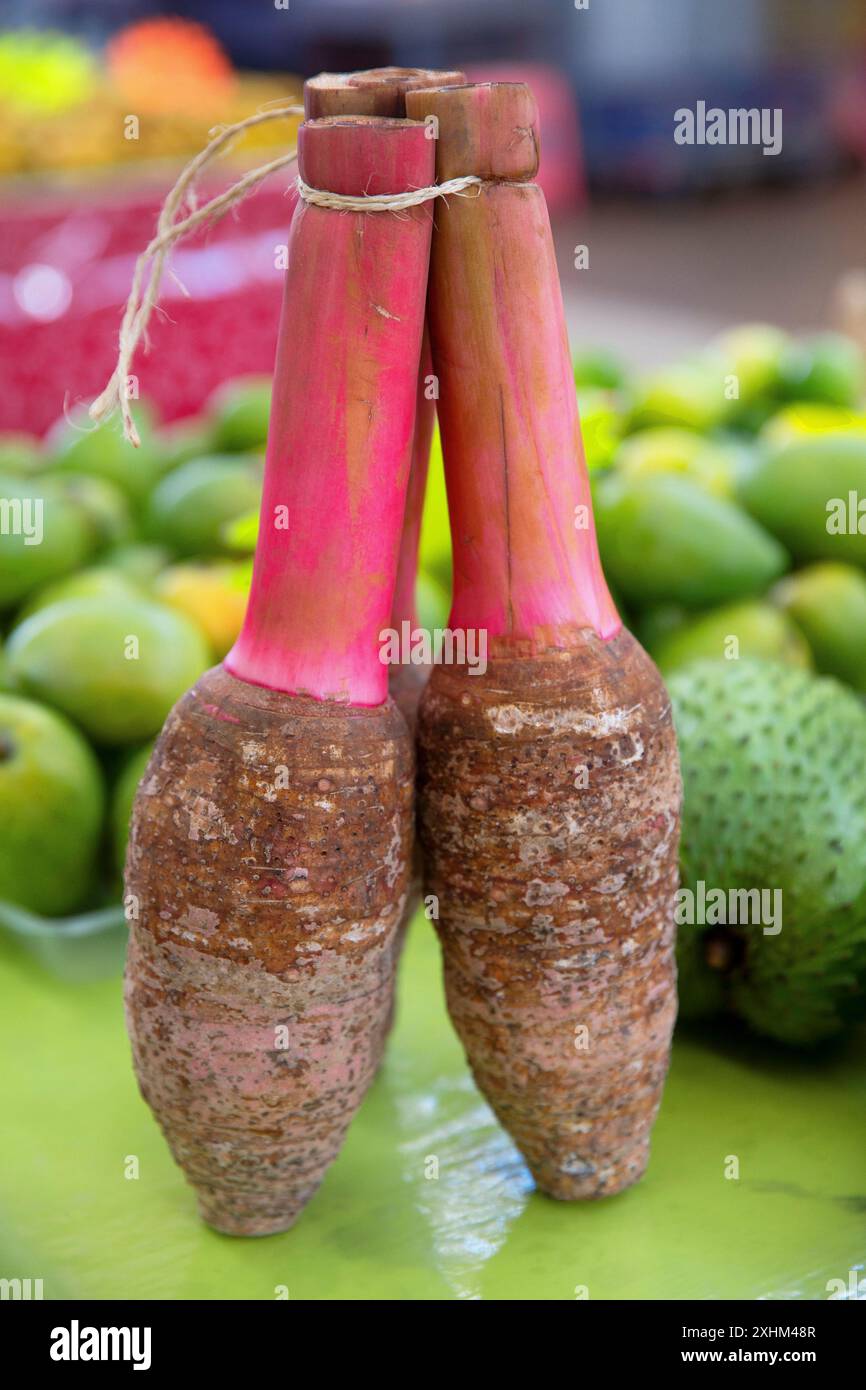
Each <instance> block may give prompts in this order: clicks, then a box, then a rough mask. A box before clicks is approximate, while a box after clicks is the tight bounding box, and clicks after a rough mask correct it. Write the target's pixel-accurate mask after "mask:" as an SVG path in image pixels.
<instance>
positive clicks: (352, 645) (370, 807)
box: [126, 117, 433, 1235]
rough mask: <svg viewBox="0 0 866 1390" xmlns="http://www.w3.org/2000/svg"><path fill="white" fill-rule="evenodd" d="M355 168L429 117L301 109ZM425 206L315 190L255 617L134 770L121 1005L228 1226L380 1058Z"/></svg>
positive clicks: (367, 171) (320, 163)
mask: <svg viewBox="0 0 866 1390" xmlns="http://www.w3.org/2000/svg"><path fill="white" fill-rule="evenodd" d="M299 167H300V172H301V175H302V177H303V178H304V180H305V181H306V182H307V183H308V184H309V185H311V186H313V187H317V188H324V189H328V190H330V191H332V192H336V193H344V194H349V195H360V194H361V193H364V192H367V193H370V192H372V193H393V192H399V191H400V190H403V189H408V188H415V187H419V186H425V185H427V184H429V183H430V182H431V181H432V178H433V147H432V144H431V142H430V141H429V140H427V139H426V138H425V132H424V129H423V127H422V126H419V125H417V124H414V123H412V122H409V121H405V120H402V121H397V120H383V119H377V118H348V117H346V118H339V119H332V120H327V119H324V120H317V121H312V122H308V123H307V124H306V125H305V126H303V127H302V128H301V131H300V134H299ZM430 229H431V210H430V208H429V207H420V208H415V209H411V210H410V211H408V212H406V213H404V214H401V216H400V217H394V216H391V215H390V214H388V213H360V212H358V213H356V212H337V211H334V210H331V209H326V208H322V207H318V206H313V205H310V204H307V203H304V202H299V204H298V205H297V207H296V209H295V212H294V216H293V220H292V226H291V232H290V237H289V265H288V271H287V275H286V282H285V291H284V302H283V315H282V322H281V327H280V335H279V344H278V352H277V363H276V369H275V379H274V398H273V407H272V411H271V421H270V431H269V437H268V453H267V462H266V470H265V482H264V492H263V499H262V511H261V523H260V528H259V544H258V548H257V552H256V557H255V564H254V573H253V582H252V588H251V594H250V602H249V608H248V611H247V616H246V619H245V622H244V626H243V629H242V632H241V634H240V636H239V638H238V641H237V642H236V644H235V646H234V648H233V649H232V651H231V652H230V653H229V654H228V656H227V657H226V659H225V662H224V664H223V666H221V667H217V668H215V669H214V670H212V671H209V672H207V673H206V674H205V675H204V676H203V677H202V678H201V680H200V681H198V682H197V683H196V685H195V686H194V687H193V689H192V690H190V691H189V692H188V693H187V694H186V695H185V696H184V697H183V698H182V699H181V701H180V702H179V703H178V705H176V707H175V709H174V710H173V711H172V713H171V714H170V716H169V718H168V721H167V723H166V726H165V728H164V730H163V732H162V734H161V736H160V738H159V740H158V742H157V745H156V748H155V750H154V754H153V757H152V759H151V761H150V764H149V766H148V769H147V771H146V773H145V776H144V779H143V781H142V783H141V787H140V789H139V793H138V795H137V799H136V803H135V807H134V811H133V818H132V832H131V839H130V846H129V853H128V859H127V872H126V891H127V895H128V898H127V901H128V903H129V905H130V907H129V909H128V910H129V911H130V912H131V913H132V914H133V915H134V916H135V920H133V922H132V925H131V941H130V950H129V960H128V966H127V977H126V1007H127V1020H128V1026H129V1032H130V1036H131V1039H132V1047H133V1056H134V1061H135V1068H136V1072H137V1075H138V1079H139V1083H140V1086H141V1089H142V1092H143V1094H144V1096H145V1098H146V1099H147V1101H148V1102H149V1104H150V1105H151V1107H152V1109H153V1111H154V1114H155V1115H156V1118H157V1120H158V1121H159V1123H160V1125H161V1127H162V1129H163V1131H164V1133H165V1135H166V1138H167V1140H168V1142H169V1145H170V1147H171V1149H172V1152H173V1154H174V1156H175V1158H176V1160H177V1161H178V1163H179V1164H180V1166H181V1167H182V1168H183V1170H184V1172H185V1174H186V1176H187V1178H188V1179H189V1180H190V1182H191V1183H192V1184H193V1186H194V1187H195V1189H196V1192H197V1194H198V1199H199V1207H200V1210H201V1214H202V1216H203V1217H204V1219H205V1220H206V1221H208V1222H209V1223H210V1224H211V1225H213V1226H215V1227H216V1228H217V1229H218V1230H221V1231H224V1232H228V1233H231V1234H237V1235H264V1234H268V1233H270V1232H274V1231H281V1230H285V1229H286V1228H287V1227H289V1226H291V1224H292V1223H293V1221H294V1220H295V1218H296V1217H297V1215H298V1213H299V1212H300V1211H301V1210H302V1208H303V1207H304V1205H305V1203H306V1202H307V1201H308V1200H309V1199H310V1197H311V1196H312V1194H313V1193H314V1192H315V1190H316V1188H317V1187H318V1185H319V1183H320V1182H321V1180H322V1178H323V1176H324V1173H325V1171H326V1169H327V1167H328V1165H329V1164H330V1163H331V1162H332V1161H333V1159H334V1158H335V1157H336V1155H337V1153H338V1152H339V1149H340V1146H341V1144H342V1141H343V1138H344V1136H345V1133H346V1130H347V1127H348V1125H349V1123H350V1121H351V1119H352V1116H353V1115H354V1113H355V1111H356V1110H357V1108H358V1105H359V1104H360V1102H361V1100H362V1098H363V1095H364V1093H365V1091H366V1089H367V1086H368V1085H369V1083H370V1081H371V1079H372V1077H373V1075H374V1074H375V1071H376V1068H377V1066H378V1063H379V1061H380V1059H381V1055H382V1048H383V1044H384V1039H385V1035H386V1030H387V1025H388V1020H389V1017H390V1014H391V1010H392V1007H393V985H394V971H395V963H396V948H397V940H398V924H399V922H400V919H401V915H402V913H403V910H404V906H405V902H406V897H407V893H408V890H409V882H410V856H411V845H412V816H413V772H414V760H413V749H412V742H411V738H410V736H409V733H408V730H407V727H406V724H405V721H404V719H403V718H402V716H401V715H400V713H399V711H398V710H397V708H396V706H395V705H394V703H393V701H392V700H391V699H390V697H389V696H388V693H387V668H386V667H385V666H384V665H383V664H382V662H381V661H380V659H379V635H380V633H381V631H382V629H383V628H384V627H385V626H386V625H387V623H388V621H389V614H390V608H391V601H392V596H393V589H394V584H395V578H396V571H397V558H398V547H399V540H400V531H401V525H402V521H403V515H404V506H405V496H406V487H407V480H408V472H409V467H410V460H411V453H412V446H413V437H414V421H415V398H416V390H417V378H418V368H419V361H420V354H421V342H422V331H423V319H424V302H425V290H426V280H427V266H428V259H429V245H430Z"/></svg>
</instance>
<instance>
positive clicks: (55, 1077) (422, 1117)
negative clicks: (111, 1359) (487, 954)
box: [0, 919, 866, 1300]
mask: <svg viewBox="0 0 866 1390" xmlns="http://www.w3.org/2000/svg"><path fill="white" fill-rule="evenodd" d="M0 998H2V1009H0V1042H2V1055H3V1058H4V1072H5V1081H4V1084H3V1091H4V1095H3V1117H4V1124H3V1126H2V1130H3V1139H2V1146H3V1147H2V1154H0V1277H7V1278H11V1277H16V1276H17V1277H21V1278H26V1277H30V1278H42V1279H43V1280H44V1290H45V1297H46V1298H58V1297H82V1298H109V1299H126V1298H148V1299H149V1298H154V1299H162V1298H204V1299H210V1298H251V1299H274V1298H275V1297H278V1296H283V1297H284V1296H285V1294H284V1293H283V1292H282V1291H283V1290H285V1289H287V1290H288V1296H289V1298H290V1299H365V1300H368V1299H375V1298H381V1299H394V1300H403V1299H410V1300H411V1299H453V1298H468V1299H478V1298H487V1299H568V1300H572V1299H574V1298H575V1297H576V1296H577V1295H578V1294H579V1293H580V1291H581V1290H582V1289H585V1290H586V1291H587V1293H588V1297H589V1298H590V1299H597V1298H625V1299H632V1298H691V1297H696V1298H704V1299H716V1298H719V1299H728V1298H750V1299H753V1298H806V1299H815V1298H826V1297H827V1289H826V1285H827V1281H828V1280H829V1279H837V1278H838V1279H843V1280H845V1281H846V1283H847V1282H848V1279H849V1271H850V1270H851V1269H852V1268H855V1269H858V1270H859V1276H860V1277H862V1275H863V1272H864V1271H863V1268H862V1266H863V1261H864V1256H866V1068H864V1065H863V1064H864V1060H866V1036H864V1035H862V1034H861V1035H860V1037H859V1038H858V1039H856V1040H853V1041H851V1042H849V1043H847V1044H845V1045H844V1046H843V1047H841V1048H840V1049H836V1050H834V1051H832V1052H830V1053H828V1054H825V1055H824V1056H823V1057H822V1058H820V1059H813V1058H807V1059H799V1060H798V1059H794V1058H792V1057H790V1056H788V1055H786V1054H784V1053H781V1052H779V1051H776V1050H771V1049H767V1048H764V1047H762V1046H759V1045H756V1044H754V1043H748V1042H745V1041H743V1040H742V1039H740V1040H737V1041H733V1042H731V1041H726V1042H725V1043H721V1042H720V1040H719V1038H718V1037H717V1038H716V1039H715V1040H714V1041H712V1042H711V1040H709V1039H696V1038H694V1037H682V1038H679V1039H678V1041H677V1045H676V1048H675V1055H674V1063H673V1067H672V1071H671V1076H670V1081H669V1084H668V1088H667V1092H666V1096H665V1101H664V1105H663V1108H662V1113H661V1116H660V1119H659V1122H658V1125H657V1128H656V1133H655V1141H654V1149H653V1158H652V1162H651V1165H650V1169H649V1173H648V1175H647V1177H646V1178H645V1179H644V1181H643V1182H642V1183H641V1184H640V1185H639V1186H638V1187H636V1188H634V1189H632V1190H631V1191H630V1192H628V1193H625V1194H623V1195H622V1196H620V1197H617V1198H613V1199H610V1200H608V1201H606V1202H601V1203H594V1204H589V1205H585V1206H574V1207H568V1206H563V1205H561V1204H558V1203H554V1202H551V1201H549V1200H547V1199H546V1198H543V1197H539V1196H537V1195H536V1194H534V1193H533V1191H532V1187H531V1183H530V1181H529V1179H528V1176H527V1173H526V1170H525V1168H524V1167H523V1164H522V1162H521V1160H520V1158H519V1156H518V1155H517V1153H516V1152H515V1150H514V1149H513V1147H512V1145H511V1144H510V1142H509V1141H508V1139H507V1138H506V1136H505V1135H504V1134H503V1133H502V1131H501V1130H500V1129H499V1128H498V1126H497V1125H496V1123H495V1122H494V1121H493V1119H492V1117H491V1114H490V1111H489V1110H488V1109H487V1107H486V1105H485V1104H484V1103H483V1101H482V1100H481V1098H480V1097H479V1095H478V1093H477V1091H476V1090H475V1089H474V1087H473V1085H472V1083H471V1081H470V1079H469V1077H468V1075H467V1072H466V1069H465V1067H464V1064H463V1060H462V1057H461V1053H460V1049H459V1046H458V1044H457V1042H456V1041H455V1039H454V1037H453V1034H452V1033H451V1030H450V1026H449V1024H448V1021H447V1017H446V1015H445V1011H444V1005H443V1002H442V992H441V986H440V980H439V963H438V947H437V945H436V941H435V938H434V936H433V932H432V929H431V927H430V925H429V924H428V923H426V922H424V921H423V919H419V920H417V921H416V923H415V924H414V927H413V930H412V933H411V937H410V941H409V944H408V947H407V950H406V953H405V957H404V961H403V966H402V971H401V991H400V1016H399V1021H398V1026H397V1028H396V1031H395V1033H394V1035H393V1038H392V1041H391V1046H390V1051H389V1055H388V1059H387V1062H386V1065H385V1067H384V1068H383V1070H382V1072H381V1074H380V1076H379V1078H378V1079H377V1081H376V1083H375V1085H374V1087H373V1089H372V1090H371V1092H370V1094H369V1096H368V1098H367V1100H366V1102H365V1104H364V1107H363V1109H362V1111H361V1113H360V1115H359V1116H358V1118H357V1119H356V1121H355V1123H354V1125H353V1127H352V1130H351V1133H350V1135H349V1139H348V1142H347V1144H346V1147H345V1149H344V1151H343V1153H342V1155H341V1157H340V1159H339V1160H338V1162H337V1163H336V1164H335V1166H334V1167H333V1169H332V1170H331V1172H330V1173H329V1175H328V1177H327V1178H326V1180H325V1183H324V1185H323V1187H322V1188H321V1190H320V1192H319V1193H318V1195H317V1196H316V1197H315V1199H314V1200H313V1202H312V1204H311V1205H310V1207H309V1208H308V1209H307V1211H306V1212H305V1214H304V1215H303V1217H302V1218H301V1220H300V1222H299V1224H298V1226H297V1227H296V1228H295V1230H293V1231H291V1232H288V1233H287V1234H286V1235H282V1236H272V1237H269V1238H267V1239H264V1240H257V1241H253V1240H247V1241H244V1240H233V1239H231V1238H229V1237H224V1236H218V1235H216V1234H214V1233H213V1232H211V1231H209V1230H207V1229H206V1228H205V1227H203V1226H202V1225H201V1224H200V1223H199V1221H198V1219H197V1217H196V1213H195V1203H194V1199H193V1194H192V1192H191V1190H190V1189H189V1188H188V1187H187V1186H186V1184H185V1183H184V1181H183V1179H182V1178H181V1175H180V1173H179V1172H178V1170H177V1169H176V1168H175V1167H174V1165H173V1163H172V1161H171V1159H170V1158H169V1155H168V1151H167V1150H166V1148H165V1146H164V1144H163V1141H162V1138H161V1136H160V1134H159V1132H158V1130H157V1128H156V1125H155V1124H154V1122H153V1120H152V1119H151V1117H150V1114H149V1112H148V1110H147V1108H146V1107H145V1105H144V1103H143V1102H142V1101H141V1099H140V1098H139V1096H138V1092H137V1090H136V1086H135V1082H134V1079H133V1076H132V1071H131V1068H130V1062H129V1053H128V1048H127V1043H126V1038H125V1034H124V1030H123V1019H122V1012H121V1003H120V982H119V981H107V982H102V983H99V984H93V985H70V984H61V983H59V982H57V981H55V980H53V979H52V978H51V977H50V976H48V975H46V974H43V973H41V972H39V970H38V968H37V967H36V966H35V965H34V964H33V963H32V962H31V961H29V960H28V959H27V957H26V956H24V955H23V954H22V953H21V952H20V950H19V949H17V948H15V947H14V946H13V945H11V944H10V943H8V942H6V941H4V942H3V943H2V946H0ZM131 1156H134V1157H136V1158H137V1159H138V1168H139V1174H140V1175H139V1177H138V1179H137V1180H134V1179H133V1180H130V1179H129V1178H127V1177H126V1176H125V1171H127V1170H128V1169H129V1167H130V1165H129V1158H130V1157H131ZM731 1156H734V1157H736V1158H737V1159H738V1160H739V1173H740V1176H739V1179H738V1180H731V1179H727V1178H726V1177H725V1171H726V1165H727V1166H728V1168H729V1169H730V1168H731V1166H732V1165H731V1163H730V1158H731ZM433 1160H435V1162H434V1161H433ZM437 1169H438V1177H436V1176H433V1174H434V1173H435V1172H436V1171H437ZM856 1277H857V1276H855V1279H856ZM584 1296H586V1295H584Z"/></svg>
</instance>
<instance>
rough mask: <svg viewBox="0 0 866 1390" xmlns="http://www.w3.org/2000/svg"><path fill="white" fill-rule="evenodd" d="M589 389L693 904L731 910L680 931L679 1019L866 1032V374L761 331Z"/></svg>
mask: <svg viewBox="0 0 866 1390" xmlns="http://www.w3.org/2000/svg"><path fill="white" fill-rule="evenodd" d="M575 379H576V382H577V388H578V397H579V399H580V401H581V406H582V416H583V420H584V438H585V444H586V449H587V457H588V463H589V466H590V470H591V477H592V484H593V496H594V501H595V514H596V521H597V526H598V533H599V546H600V550H601V556H602V561H603V564H604V569H605V573H606V575H607V577H608V580H609V582H610V584H611V587H612V589H613V590H614V591H615V595H616V598H617V600H618V603H619V606H620V609H621V612H622V613H623V616H624V618H625V620H626V622H627V623H628V625H629V626H630V627H631V628H632V629H633V630H634V631H635V632H636V633H637V635H638V636H639V637H640V638H641V640H642V642H643V643H644V645H645V646H646V647H647V649H648V650H649V651H650V652H651V654H652V655H653V657H654V658H655V660H656V662H657V663H658V665H659V667H660V668H661V670H662V671H663V673H664V674H665V676H666V677H667V679H668V682H669V686H670V691H671V697H672V701H673V706H674V715H675V719H676V725H677V733H678V738H679V744H680V755H681V760H682V767H683V782H684V812H683V842H682V869H683V890H684V892H683V894H682V898H683V903H682V906H683V908H684V909H685V908H687V906H688V904H689V903H692V904H693V903H694V902H696V901H701V902H702V901H703V900H704V899H705V898H706V895H707V893H708V892H710V891H713V890H715V891H716V892H717V895H718V899H719V901H722V900H724V901H725V903H726V906H725V907H724V908H723V909H716V910H714V911H713V912H711V913H705V914H704V915H703V917H702V918H700V917H699V915H696V914H694V913H693V912H692V913H689V912H688V911H685V910H684V913H683V916H682V918H681V919H680V925H679V931H678V955H679V967H680V1013H681V1017H685V1018H692V1019H700V1018H710V1017H712V1016H714V1015H719V1014H723V1013H734V1014H736V1015H738V1016H739V1017H740V1018H742V1019H744V1020H745V1021H746V1022H747V1023H748V1024H749V1025H750V1027H752V1028H753V1029H754V1030H756V1031H757V1032H760V1033H763V1034H765V1035H767V1036H770V1037H773V1038H777V1039H779V1040H781V1041H784V1042H787V1043H792V1044H798V1045H804V1044H811V1043H814V1042H817V1041H819V1040H821V1039H824V1038H827V1037H830V1036H832V1035H833V1034H835V1033H837V1032H839V1031H840V1030H841V1029H842V1028H843V1027H844V1025H845V1024H846V1023H847V1022H848V1020H849V1019H850V1018H854V1017H860V1016H862V1015H863V1013H864V1012H866V778H864V768H866V705H864V702H863V698H862V697H863V695H864V694H866V364H864V359H863V354H862V352H861V351H860V350H859V348H858V347H857V346H856V345H855V344H854V343H853V342H851V341H850V340H849V339H847V338H844V337H842V336H840V335H837V334H822V335H820V336H819V337H816V338H814V339H812V340H810V341H807V342H795V341H793V340H791V339H790V338H789V337H787V335H785V334H784V333H782V332H780V331H779V330H778V329H775V328H771V327H769V326H764V325H752V326H745V327H742V328H738V329H736V330H734V331H732V332H729V333H726V334H724V335H723V336H722V337H720V338H719V339H718V340H716V341H715V342H714V343H712V344H710V346H709V348H708V349H707V350H706V352H705V353H703V354H702V355H701V356H700V358H699V359H697V360H694V361H690V362H688V363H685V364H681V365H676V366H674V367H670V368H665V369H662V370H659V371H657V372H655V373H653V374H652V375H651V376H649V377H647V378H646V379H644V380H642V381H637V382H630V381H629V380H628V379H627V377H626V375H625V373H624V372H623V371H622V369H621V368H620V366H619V365H618V364H617V363H616V362H615V361H612V360H611V359H609V358H607V357H604V356H600V355H599V354H590V355H587V356H585V357H581V358H579V359H578V360H577V362H576V364H575ZM746 892H751V894H752V898H753V901H754V906H755V908H757V905H758V903H759V902H760V901H763V902H764V904H765V907H766V906H767V905H768V904H769V903H770V902H772V901H774V900H775V899H774V898H773V897H772V896H768V895H777V900H778V907H779V913H778V915H779V919H780V920H779V921H778V922H777V921H776V920H775V919H773V920H765V919H764V918H761V919H760V920H755V917H756V916H757V912H755V914H754V915H752V914H748V915H747V920H746V921H744V920H743V916H742V911H740V912H739V913H738V911H737V906H738V903H739V902H742V901H744V898H743V896H742V895H744V894H745V893H746ZM738 894H739V895H740V896H739V898H738V897H737V895H738ZM762 894H763V895H764V896H763V899H761V896H760V895H762ZM732 895H733V896H732ZM727 904H733V906H729V905H727ZM693 918H694V920H693Z"/></svg>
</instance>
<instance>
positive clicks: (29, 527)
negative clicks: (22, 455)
mask: <svg viewBox="0 0 866 1390" xmlns="http://www.w3.org/2000/svg"><path fill="white" fill-rule="evenodd" d="M95 541H96V536H95V531H94V528H93V525H92V523H91V521H90V519H89V518H88V517H87V515H86V514H85V512H84V510H83V508H82V507H81V506H79V505H78V504H77V503H76V502H75V501H73V499H72V498H70V497H68V496H67V495H66V494H65V493H64V491H63V489H62V487H61V486H60V485H59V483H58V482H57V481H56V479H53V478H47V477H40V478H18V477H13V476H11V475H6V476H5V477H0V608H14V607H15V605H16V604H18V603H20V602H21V600H22V599H23V598H25V597H26V596H27V595H28V594H30V593H32V592H33V590H34V589H38V588H39V587H40V586H41V585H43V584H48V583H50V581H51V580H53V579H58V578H59V577H60V576H61V575H64V574H68V573H69V572H70V571H71V570H75V569H78V567H79V566H80V565H83V564H84V563H85V561H86V560H87V559H88V558H89V556H90V555H91V553H92V551H93V549H94V546H95Z"/></svg>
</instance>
